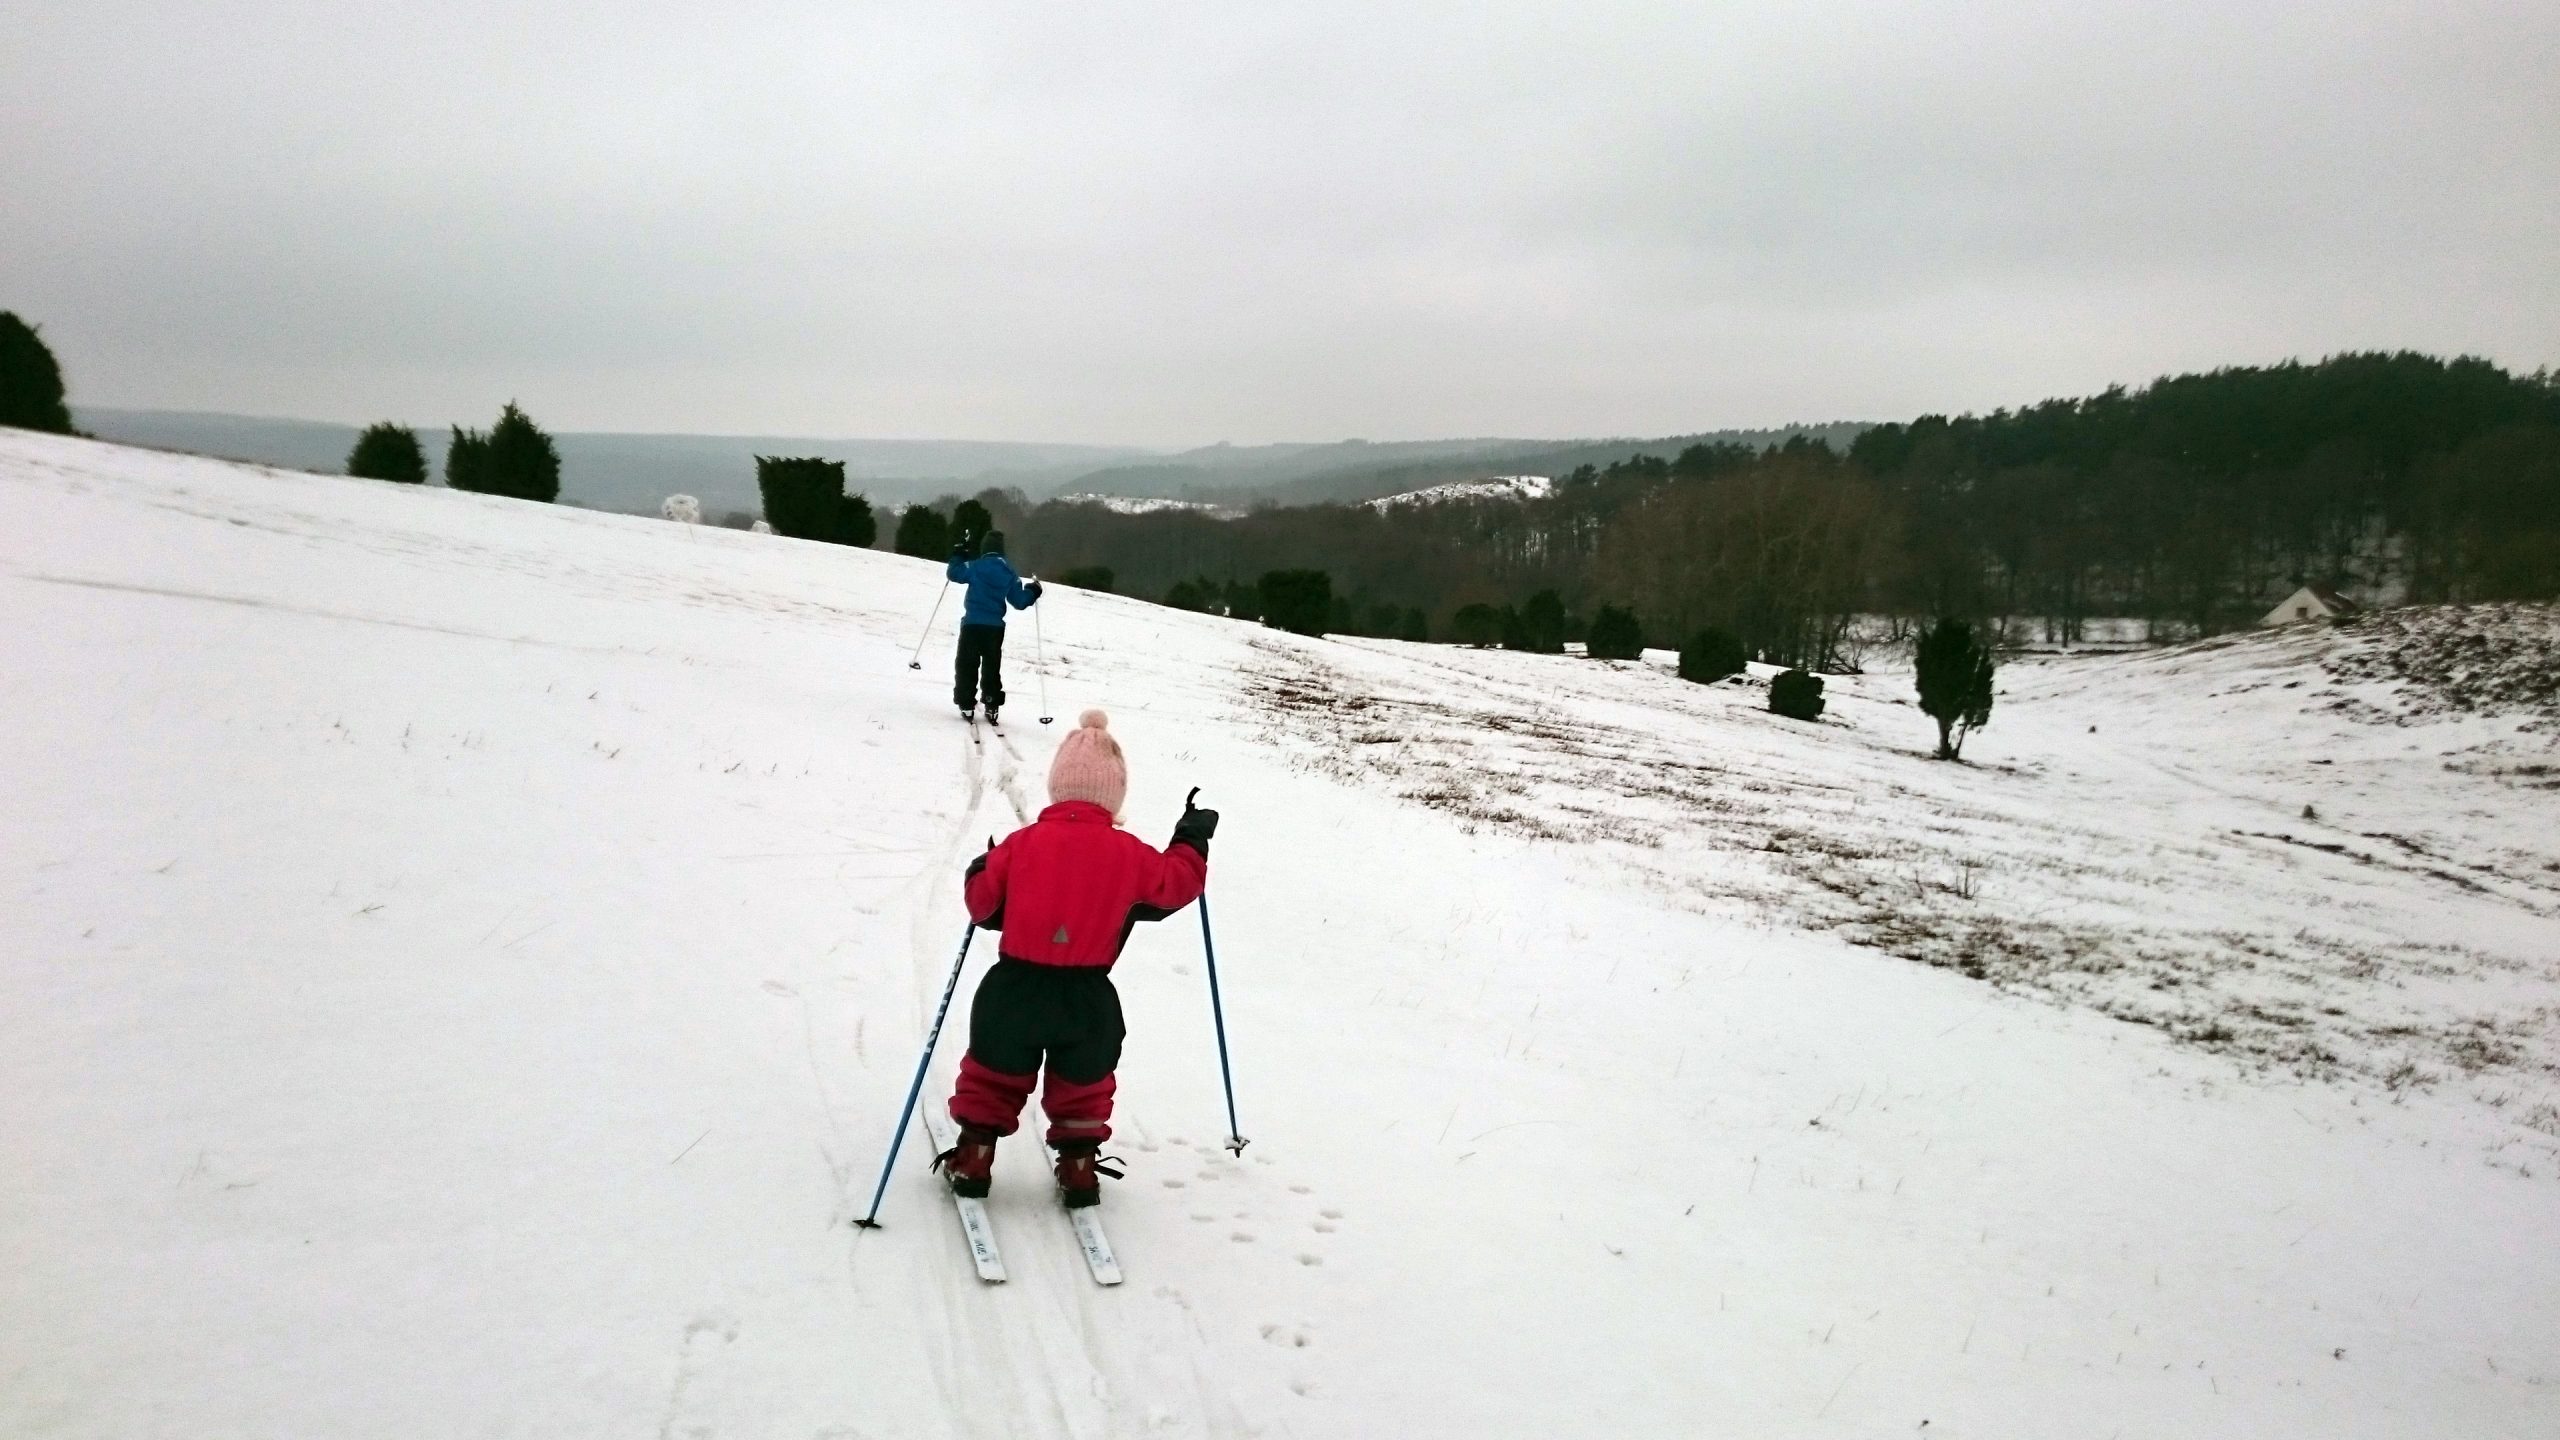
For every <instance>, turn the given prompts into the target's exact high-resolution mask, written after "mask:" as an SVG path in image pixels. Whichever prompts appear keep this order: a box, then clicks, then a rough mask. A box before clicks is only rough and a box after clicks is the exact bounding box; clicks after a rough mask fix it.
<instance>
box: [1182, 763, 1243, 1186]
mask: <svg viewBox="0 0 2560 1440" xmlns="http://www.w3.org/2000/svg"><path fill="white" fill-rule="evenodd" d="M1192 793H1193V794H1195V795H1196V794H1198V793H1199V792H1198V791H1196V790H1195V791H1193V792H1192ZM1200 948H1201V949H1203V950H1205V951H1207V952H1208V955H1209V1016H1210V1018H1211V1020H1213V1021H1214V1022H1215V1023H1216V1024H1217V1027H1218V1079H1219V1080H1220V1082H1222V1083H1223V1084H1224V1085H1225V1086H1226V1087H1227V1148H1228V1149H1229V1150H1232V1151H1234V1152H1235V1153H1236V1156H1237V1158H1238V1159H1242V1158H1243V1156H1244V1147H1245V1144H1246V1141H1245V1138H1244V1136H1243V1134H1242V1133H1241V1132H1240V1131H1239V1130H1238V1128H1237V1125H1236V1077H1235V1075H1234V1073H1233V1072H1232V1071H1231V1070H1230V1069H1229V1068H1228V1066H1227V1011H1226V1007H1225V1006H1224V1005H1222V1004H1220V1003H1219V1000H1218V942H1217V941H1216V940H1214V939H1211V938H1210V935H1209V892H1208V891H1206V890H1203V891H1201V892H1200Z"/></svg>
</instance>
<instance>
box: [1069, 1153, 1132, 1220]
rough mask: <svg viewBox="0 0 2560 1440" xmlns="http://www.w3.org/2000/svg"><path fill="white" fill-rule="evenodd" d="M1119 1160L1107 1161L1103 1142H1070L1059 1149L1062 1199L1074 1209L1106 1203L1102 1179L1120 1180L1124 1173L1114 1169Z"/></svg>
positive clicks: (1116, 1158) (1114, 1158)
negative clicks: (1103, 1199) (1103, 1196)
mask: <svg viewBox="0 0 2560 1440" xmlns="http://www.w3.org/2000/svg"><path fill="white" fill-rule="evenodd" d="M1119 1163H1120V1161H1119V1159H1118V1157H1116V1156H1115V1157H1113V1158H1111V1159H1108V1160H1106V1159H1104V1158H1103V1157H1102V1142H1101V1141H1099V1140H1069V1141H1067V1142H1066V1143H1064V1144H1062V1145H1060V1146H1059V1147H1058V1198H1059V1199H1060V1200H1061V1201H1064V1202H1065V1203H1066V1207H1067V1208H1068V1209H1070V1210H1081V1209H1083V1208H1084V1207H1086V1206H1087V1205H1099V1204H1101V1203H1102V1177H1103V1176H1105V1175H1108V1176H1110V1177H1111V1178H1112V1179H1114V1180H1117V1179H1119V1178H1120V1172H1119V1171H1117V1170H1114V1169H1112V1168H1111V1167H1112V1166H1114V1165H1117V1164H1119Z"/></svg>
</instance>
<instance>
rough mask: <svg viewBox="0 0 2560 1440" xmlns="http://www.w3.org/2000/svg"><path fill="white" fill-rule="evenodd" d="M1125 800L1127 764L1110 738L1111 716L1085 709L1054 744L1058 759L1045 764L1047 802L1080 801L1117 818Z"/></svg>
mask: <svg viewBox="0 0 2560 1440" xmlns="http://www.w3.org/2000/svg"><path fill="white" fill-rule="evenodd" d="M1128 798H1129V762H1128V759H1127V757H1125V756H1123V755H1122V754H1121V753H1120V742H1119V741H1118V740H1116V739H1114V738H1112V734H1111V717H1110V716H1108V715H1105V714H1103V713H1102V712H1101V711H1099V710H1087V711H1086V712H1084V714H1083V715H1081V716H1079V717H1078V718H1077V720H1076V728H1075V729H1073V730H1070V731H1068V732H1067V738H1066V739H1064V740H1061V741H1059V742H1058V756H1057V758H1056V759H1054V760H1052V761H1050V762H1049V803H1050V804H1052V805H1063V804H1065V803H1067V802H1068V801H1070V800H1083V801H1086V802H1089V803H1091V804H1095V805H1099V806H1101V807H1102V808H1103V809H1105V810H1108V811H1110V812H1111V813H1112V814H1113V815H1118V814H1119V813H1120V806H1121V804H1122V803H1123V802H1124V801H1126V800H1127V799H1128Z"/></svg>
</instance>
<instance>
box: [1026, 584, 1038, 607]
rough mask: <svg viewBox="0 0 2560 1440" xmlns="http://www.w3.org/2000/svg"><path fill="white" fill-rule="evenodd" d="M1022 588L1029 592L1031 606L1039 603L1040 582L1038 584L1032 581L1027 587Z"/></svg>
mask: <svg viewBox="0 0 2560 1440" xmlns="http://www.w3.org/2000/svg"><path fill="white" fill-rule="evenodd" d="M1023 588H1024V589H1027V590H1029V591H1030V592H1031V603H1032V604H1034V605H1037V604H1039V603H1040V582H1039V581H1037V580H1034V581H1032V582H1031V583H1030V584H1029V585H1027V586H1024V587H1023Z"/></svg>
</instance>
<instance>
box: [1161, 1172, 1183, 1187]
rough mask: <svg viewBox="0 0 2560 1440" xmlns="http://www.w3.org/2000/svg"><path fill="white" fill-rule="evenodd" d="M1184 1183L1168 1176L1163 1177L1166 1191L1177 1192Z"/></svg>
mask: <svg viewBox="0 0 2560 1440" xmlns="http://www.w3.org/2000/svg"><path fill="white" fill-rule="evenodd" d="M1184 1183H1185V1182H1183V1181H1180V1180H1177V1179H1175V1178H1173V1177H1172V1176H1170V1175H1167V1176H1166V1177H1164V1188H1166V1189H1167V1190H1179V1189H1181V1188H1182V1187H1183V1185H1184Z"/></svg>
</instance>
